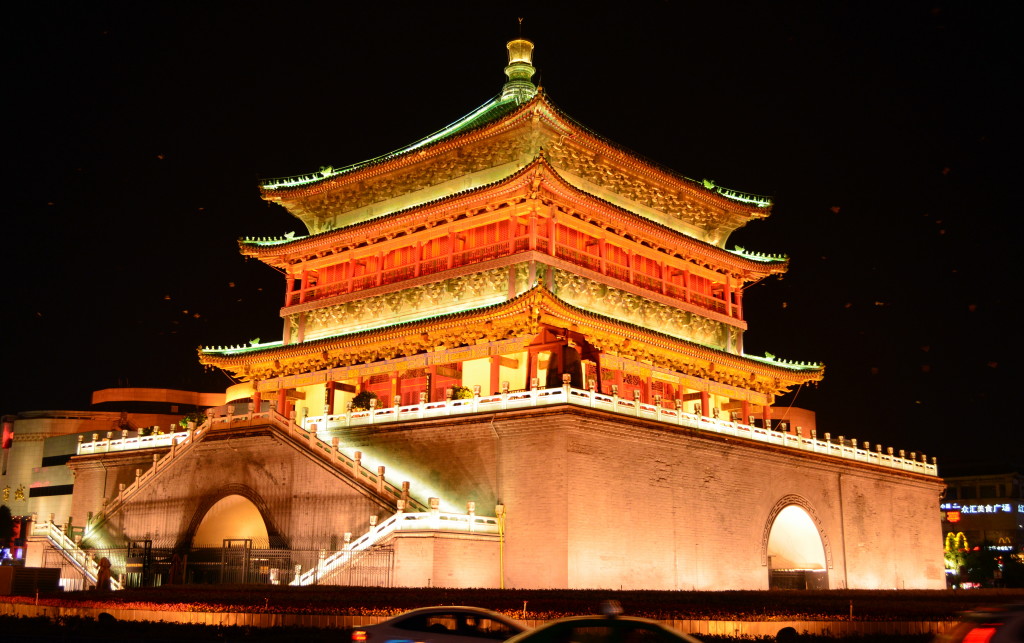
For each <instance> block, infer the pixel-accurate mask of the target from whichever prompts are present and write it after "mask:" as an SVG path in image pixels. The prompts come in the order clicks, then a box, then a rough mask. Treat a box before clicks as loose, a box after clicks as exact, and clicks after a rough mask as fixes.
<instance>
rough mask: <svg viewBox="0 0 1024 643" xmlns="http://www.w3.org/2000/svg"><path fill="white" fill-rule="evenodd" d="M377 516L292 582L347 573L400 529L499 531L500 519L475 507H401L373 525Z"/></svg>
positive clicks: (311, 581)
mask: <svg viewBox="0 0 1024 643" xmlns="http://www.w3.org/2000/svg"><path fill="white" fill-rule="evenodd" d="M430 503H431V506H432V507H437V506H438V505H439V501H438V499H437V498H431V499H430ZM375 519H376V516H372V517H371V526H370V529H369V530H368V531H367V532H366V533H365V534H363V535H362V536H360V537H359V538H357V539H355V540H353V541H349V540H348V538H349V534H345V538H346V542H345V546H344V548H343V549H342V550H341V551H338V552H335V553H334V554H332V555H330V556H326V557H324V558H322V559H320V561H319V562H318V563H317V565H316V566H315V567H312V568H310V569H308V570H306V571H305V572H303V573H302V574H300V575H299V576H298V577H296V578H295V579H294V580H292V582H291V583H290V584H291V585H316V584H317V583H319V582H322V581H323V580H325V579H328V578H329V577H330V576H332V575H336V574H338V573H341V572H343V571H344V570H345V569H346V568H347V567H349V566H351V565H354V564H356V563H358V562H359V560H360V559H361V558H362V557H363V556H364V555H365V554H366V552H367V551H368V550H369V549H370V548H372V547H373V546H374V545H377V544H381V543H383V542H384V541H386V540H387V539H388V537H390V536H391V535H393V534H394V533H395V532H396V531H403V530H432V531H458V532H465V533H479V534H497V533H499V523H498V519H497V518H494V517H490V516H477V515H476V514H475V513H474V512H473V511H472V510H471V511H470V512H469V513H465V514H456V513H448V512H441V511H438V510H437V509H436V508H434V509H431V510H430V511H428V512H405V511H403V510H402V509H401V508H399V510H398V512H397V513H395V514H394V515H393V516H391V517H390V518H388V519H387V520H385V521H384V522H382V523H380V524H373V523H374V521H375Z"/></svg>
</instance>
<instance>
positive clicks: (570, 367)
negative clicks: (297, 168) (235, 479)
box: [201, 39, 823, 423]
mask: <svg viewBox="0 0 1024 643" xmlns="http://www.w3.org/2000/svg"><path fill="white" fill-rule="evenodd" d="M532 49H533V44H532V43H530V42H529V41H527V40H521V39H520V40H514V41H512V42H510V43H509V44H508V50H509V64H508V66H507V67H506V69H505V73H506V74H507V76H508V82H507V83H506V84H505V86H504V88H503V91H502V93H501V94H500V95H499V96H498V97H496V98H495V99H493V100H491V101H489V102H487V103H486V104H484V105H483V106H482V107H480V108H479V109H477V110H476V111H474V112H472V113H471V114H469V115H468V116H466V117H464V118H463V119H461V120H459V121H457V122H455V123H453V124H452V125H449V126H448V127H446V128H444V129H443V130H441V131H439V132H437V133H435V134H433V135H431V136H429V137H427V138H424V139H422V140H420V141H417V142H416V143H414V144H412V145H409V146H407V147H405V148H402V149H400V150H397V151H395V152H392V153H390V154H385V155H383V156H380V157H378V158H375V159H372V160H369V161H365V162H362V163H357V164H355V165H351V166H348V167H344V168H333V167H326V168H323V169H322V170H321V171H320V172H317V173H314V174H309V175H304V176H299V177H293V178H286V179H275V180H270V181H266V182H264V183H263V184H262V185H261V190H262V196H263V198H264V199H266V200H267V201H270V202H273V203H277V204H280V205H281V206H283V207H284V208H286V209H287V210H288V211H289V212H290V213H291V214H292V215H293V216H295V217H296V218H297V219H299V220H300V221H302V223H303V224H304V225H305V227H306V229H307V230H308V233H309V234H308V235H304V236H294V235H288V236H286V237H285V238H278V239H245V240H244V241H242V243H241V248H242V253H243V254H244V255H246V256H247V257H253V258H256V259H259V260H260V261H263V262H264V263H266V264H268V265H270V266H273V267H275V268H277V269H279V270H281V271H282V272H283V273H284V274H285V275H286V279H287V292H286V293H285V298H284V307H283V308H282V309H281V316H282V318H283V319H284V330H283V337H282V341H280V342H273V343H266V344H259V345H252V346H245V347H238V348H231V349H226V350H213V349H209V348H208V349H204V350H203V351H202V355H201V359H202V362H203V363H204V364H208V365H211V366H216V367H218V368H222V369H224V370H226V371H229V372H230V373H231V374H233V375H234V376H235V377H237V378H241V379H242V380H246V381H250V382H253V386H254V388H255V390H256V395H257V396H260V397H261V398H264V399H273V400H275V401H276V406H277V408H278V409H279V410H280V411H282V412H284V413H285V414H287V413H288V412H289V410H295V409H296V407H298V408H300V409H301V411H300V415H301V414H302V413H305V414H308V415H310V416H324V415H327V416H330V415H335V414H340V413H344V412H345V411H346V408H347V404H348V403H349V402H350V401H351V400H352V397H353V395H354V394H355V393H356V392H359V391H370V392H372V393H373V394H375V396H376V397H377V399H378V400H379V405H380V406H383V407H389V406H392V405H398V406H401V405H410V404H416V403H418V402H419V401H420V399H421V394H425V396H426V397H425V401H427V402H434V401H439V400H444V399H445V396H446V392H450V391H451V390H452V389H454V390H456V391H458V390H460V389H459V388H458V387H465V388H467V389H469V390H472V391H476V392H477V393H482V394H483V395H489V394H496V393H499V392H501V391H503V390H511V391H517V390H524V389H530V388H531V386H532V387H537V386H539V387H540V388H545V387H557V386H561V385H562V376H563V375H568V376H569V378H570V383H571V385H572V386H573V387H575V388H579V389H594V390H596V391H599V392H601V393H604V394H606V395H611V394H613V393H617V394H618V396H619V397H621V398H625V399H627V400H633V399H634V397H635V396H639V399H640V400H641V401H643V402H647V403H655V402H657V401H658V400H660V404H661V405H662V406H663V407H664V408H666V409H676V408H677V406H679V407H680V408H679V409H678V410H681V411H686V412H688V413H694V414H697V415H703V416H706V417H715V418H718V417H721V418H725V419H734V420H742V421H743V422H749V421H750V420H751V416H752V415H755V414H756V416H757V418H758V423H767V422H769V420H770V405H771V403H772V401H773V400H774V398H775V396H776V395H778V394H780V393H782V392H784V391H785V390H787V389H789V388H790V387H792V386H794V385H798V384H802V383H805V382H812V381H816V380H818V379H820V378H821V376H822V370H823V369H822V368H821V367H820V365H817V364H794V363H789V362H783V361H781V360H776V359H772V358H759V357H751V356H748V355H745V354H744V353H743V331H744V330H745V329H746V327H747V324H746V321H744V316H743V288H744V285H746V284H749V283H751V282H753V281H757V280H759V279H762V278H764V277H766V276H770V275H776V274H781V273H782V272H784V271H785V270H786V268H787V260H786V259H785V258H784V257H777V256H766V255H760V254H753V253H748V252H745V251H743V250H742V249H738V248H737V249H733V250H727V249H726V241H727V239H728V237H729V234H730V233H731V232H732V231H734V230H736V229H737V228H739V227H741V226H743V225H745V224H746V223H747V222H748V221H750V220H752V219H760V218H764V217H766V216H768V214H769V212H770V208H771V201H770V200H769V199H768V198H765V197H759V196H753V195H748V194H743V193H739V192H736V191H733V190H727V189H724V188H721V187H718V186H715V185H713V184H712V183H710V182H698V181H693V180H690V179H687V178H684V177H682V176H680V175H678V174H676V173H674V172H672V171H670V170H666V169H664V168H660V167H656V166H654V165H652V164H651V163H649V162H648V161H645V160H643V159H641V158H639V157H637V156H636V155H635V154H633V153H631V152H629V151H627V150H625V149H623V148H621V147H618V146H616V145H615V144H614V143H611V142H610V141H608V140H606V139H604V138H602V137H601V136H599V135H597V134H595V133H593V132H591V131H590V130H588V129H586V128H585V127H583V126H582V125H580V124H579V123H577V122H576V121H574V120H573V119H572V118H570V117H569V116H567V115H566V114H565V113H564V112H562V111H561V110H560V109H558V108H557V107H555V106H554V105H553V104H552V103H551V101H550V100H549V99H548V97H547V96H546V94H545V93H544V92H543V91H541V90H539V89H538V88H536V87H535V86H534V84H533V83H532V82H531V77H532V76H533V74H534V67H533V66H532V64H531V57H532ZM339 393H340V395H339Z"/></svg>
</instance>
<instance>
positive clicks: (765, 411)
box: [761, 404, 772, 429]
mask: <svg viewBox="0 0 1024 643" xmlns="http://www.w3.org/2000/svg"><path fill="white" fill-rule="evenodd" d="M761 417H762V419H764V428H766V429H770V428H772V407H770V406H768V405H767V404H765V405H764V406H762V407H761Z"/></svg>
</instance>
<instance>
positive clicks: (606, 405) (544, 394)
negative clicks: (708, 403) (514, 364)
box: [304, 387, 938, 475]
mask: <svg viewBox="0 0 1024 643" xmlns="http://www.w3.org/2000/svg"><path fill="white" fill-rule="evenodd" d="M555 404H572V405H574V406H582V407H586V408H592V409H600V410H602V411H610V412H612V413H616V414H618V415H627V416H631V417H638V418H643V419H647V420H654V421H656V422H662V423H664V424H668V425H674V426H681V427H686V428H690V429H697V430H700V431H708V432H711V433H718V434H722V435H729V436H733V437H738V438H745V439H748V440H752V441H755V442H761V443H765V444H772V445H776V446H781V447H787V448H791V449H797V450H799V451H806V452H810V453H821V454H824V455H830V456H835V457H839V458H844V459H847V460H854V461H856V462H866V463H869V464H875V465H879V466H883V467H889V468H892V469H899V470H901V471H912V472H914V473H922V474H927V475H937V469H938V467H937V464H936V462H935V460H934V459H933V460H932V462H928V461H927V460H926V458H925V456H924V455H923V454H922V455H921V456H920V460H919V459H918V457H917V454H915V453H911V457H910V458H907V457H904V455H903V454H904V453H905V452H904V451H900V452H899V454H900V455H894V454H893V449H892V447H889V448H888V449H887V450H886V451H885V452H883V451H882V450H881V447H880V446H879V445H876V447H875V450H874V451H871V450H869V449H866V448H859V447H858V446H857V442H856V440H849V444H846V442H847V441H846V440H842V439H840V440H839V441H838V442H839V443H836V442H833V441H832V440H831V439H830V438H829V434H827V433H826V434H825V436H826V439H825V440H819V439H818V438H817V437H816V436H815V435H811V436H810V437H807V436H802V435H793V434H791V433H783V432H781V431H773V430H770V429H764V428H760V427H755V426H750V425H747V424H740V423H738V422H730V421H727V420H721V419H717V418H708V417H703V416H700V415H694V414H692V413H684V412H681V411H677V410H675V409H669V408H665V407H662V406H660V405H656V404H647V403H644V402H639V401H636V400H628V399H624V398H620V397H618V396H614V395H605V394H603V393H598V392H595V391H585V390H581V389H576V388H570V387H560V388H548V389H534V390H530V391H516V392H509V393H501V394H498V395H484V396H479V397H474V398H471V399H464V400H447V401H444V402H424V403H422V404H411V405H409V406H397V407H396V406H393V407H388V408H381V409H373V410H370V411H353V412H350V413H344V414H341V415H330V416H327V417H324V416H317V417H308V418H306V419H305V421H304V424H305V426H307V427H309V429H310V430H311V431H314V430H315V431H325V432H326V431H330V430H331V429H335V428H341V427H352V426H363V425H368V424H383V423H389V422H403V421H408V420H425V419H430V418H437V417H451V416H456V415H468V414H471V413H493V412H495V411H506V410H513V409H522V408H535V407H539V406H550V405H555Z"/></svg>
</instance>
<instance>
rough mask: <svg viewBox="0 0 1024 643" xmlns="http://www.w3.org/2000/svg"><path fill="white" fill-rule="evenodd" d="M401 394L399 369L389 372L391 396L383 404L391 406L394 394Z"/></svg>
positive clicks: (393, 401)
mask: <svg viewBox="0 0 1024 643" xmlns="http://www.w3.org/2000/svg"><path fill="white" fill-rule="evenodd" d="M401 394H402V373H401V372H400V371H394V372H392V373H391V398H390V399H388V400H386V402H387V403H386V404H385V405H384V406H391V405H392V404H394V403H395V396H396V395H401ZM395 406H401V404H395Z"/></svg>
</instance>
